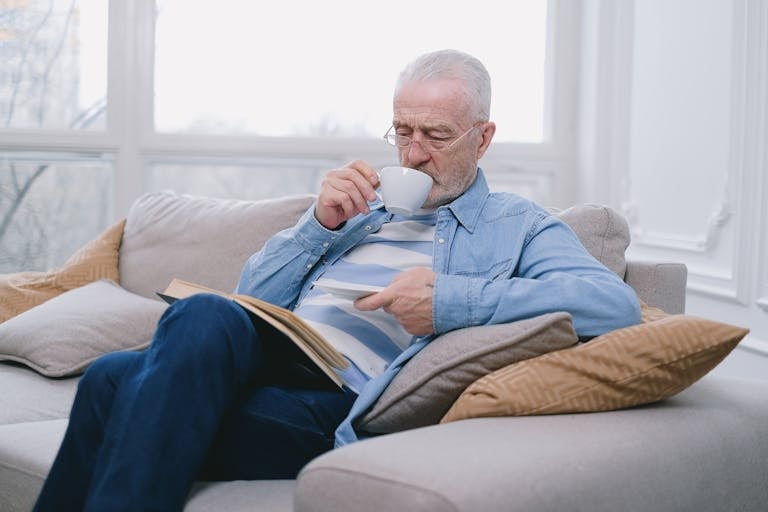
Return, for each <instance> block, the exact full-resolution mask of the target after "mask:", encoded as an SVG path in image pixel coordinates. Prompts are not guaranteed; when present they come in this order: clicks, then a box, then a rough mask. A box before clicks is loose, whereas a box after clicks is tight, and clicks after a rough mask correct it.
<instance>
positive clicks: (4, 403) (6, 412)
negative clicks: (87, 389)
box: [0, 362, 79, 510]
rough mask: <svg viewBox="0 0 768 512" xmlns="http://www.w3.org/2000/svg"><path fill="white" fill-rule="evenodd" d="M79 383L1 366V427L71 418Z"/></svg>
mask: <svg viewBox="0 0 768 512" xmlns="http://www.w3.org/2000/svg"><path fill="white" fill-rule="evenodd" d="M78 380H79V379H78V378H77V377H70V378H66V379H49V378H47V377H45V376H43V375H40V374H39V373H37V372H35V371H33V370H31V369H30V368H29V367H27V366H24V365H22V364H17V363H13V362H0V390H2V392H1V393H0V425H5V424H6V423H21V422H25V421H40V420H50V419H57V418H66V417H68V416H69V410H70V408H71V407H72V401H73V400H74V398H75V391H77V381H78ZM0 510H2V508H0Z"/></svg>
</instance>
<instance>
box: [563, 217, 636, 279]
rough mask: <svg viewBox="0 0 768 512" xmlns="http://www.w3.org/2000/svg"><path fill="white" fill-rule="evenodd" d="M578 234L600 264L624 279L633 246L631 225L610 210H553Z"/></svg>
mask: <svg viewBox="0 0 768 512" xmlns="http://www.w3.org/2000/svg"><path fill="white" fill-rule="evenodd" d="M550 211H552V212H553V213H555V215H557V217H559V218H560V219H562V220H563V221H564V222H565V223H566V224H568V226H570V228H571V229H572V230H573V231H574V232H575V233H576V235H577V236H578V237H579V240H581V243H582V245H584V247H585V248H586V249H587V251H589V253H590V254H591V255H592V256H594V257H595V258H596V259H597V261H599V262H600V263H602V264H603V265H605V266H606V267H608V268H609V269H611V270H612V271H614V272H615V273H616V274H617V275H618V276H619V277H620V278H622V279H624V273H625V272H626V269H627V261H626V259H625V256H624V252H625V251H626V250H627V247H628V246H629V242H630V234H629V225H628V224H627V221H626V220H625V219H624V217H623V216H622V215H620V214H619V213H618V212H616V211H615V210H613V209H612V208H609V207H607V206H603V205H598V204H579V205H576V206H572V207H570V208H568V209H567V210H562V211H559V210H555V209H550Z"/></svg>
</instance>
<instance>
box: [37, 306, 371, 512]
mask: <svg viewBox="0 0 768 512" xmlns="http://www.w3.org/2000/svg"><path fill="white" fill-rule="evenodd" d="M305 363H306V360H305V356H303V354H302V353H301V352H300V351H299V350H298V349H296V348H295V346H294V345H293V344H292V343H291V342H290V341H288V340H286V339H284V338H283V337H282V335H281V334H279V333H278V332H277V331H276V330H275V329H274V328H272V327H271V326H269V325H268V324H266V322H260V321H254V320H252V319H251V318H250V317H249V316H248V314H247V313H246V312H245V311H244V310H243V309H242V308H240V307H239V306H237V305H236V304H235V303H234V302H232V301H229V300H227V299H224V298H221V297H218V296H214V295H207V294H206V295H196V296H193V297H190V298H188V299H185V300H181V301H177V302H176V303H174V304H173V305H172V306H170V307H169V308H168V310H167V311H166V312H165V314H164V315H163V317H162V318H161V320H160V322H159V323H158V327H157V330H156V332H155V337H154V340H153V341H152V344H151V345H150V347H149V348H148V349H147V350H146V351H144V352H118V353H113V354H109V355H106V356H103V357H101V358H100V359H98V360H97V361H95V362H94V363H93V364H92V365H91V366H90V367H89V368H88V370H87V371H86V373H85V375H83V377H82V379H81V381H80V383H79V386H78V390H77V395H76V397H75V401H74V404H73V406H72V412H71V415H70V419H69V425H68V427H67V431H66V434H65V436H64V440H63V441H62V444H61V447H60V449H59V452H58V455H57V456H56V459H55V461H54V463H53V466H52V467H51V470H50V473H49V474H48V478H47V479H46V481H45V484H44V485H43V489H42V491H41V493H40V496H39V497H38V501H37V504H36V505H35V510H37V511H41V512H42V511H48V510H51V511H53V510H55V511H70V510H71V511H75V510H78V511H79V510H93V511H105V510H109V511H120V510H131V511H134V510H158V511H173V510H182V509H183V507H184V503H185V501H186V499H187V495H188V493H189V490H190V488H191V487H192V484H193V483H194V482H195V480H236V479H237V480H240V479H243V480H254V479H275V478H294V477H295V476H296V474H297V473H298V471H299V470H300V469H301V468H302V466H304V465H305V464H306V463H307V462H308V461H310V460H311V459H312V458H314V457H316V456H317V455H319V454H321V453H323V452H325V451H328V450H330V449H331V448H333V442H334V430H335V429H336V426H337V425H338V424H339V422H341V420H342V419H344V417H345V416H346V415H347V413H348V412H349V409H350V407H351V405H352V403H353V402H354V400H355V398H356V396H357V395H355V394H354V393H353V392H351V391H349V390H347V389H346V388H345V389H343V390H341V389H339V388H338V387H336V386H335V385H334V384H333V383H331V382H330V380H328V379H327V378H326V377H322V376H320V375H318V374H316V373H314V372H312V371H309V370H307V368H308V367H309V366H310V365H307V364H305Z"/></svg>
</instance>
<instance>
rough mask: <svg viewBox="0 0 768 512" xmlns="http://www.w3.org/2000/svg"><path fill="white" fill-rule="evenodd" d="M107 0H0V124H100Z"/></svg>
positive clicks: (64, 126)
mask: <svg viewBox="0 0 768 512" xmlns="http://www.w3.org/2000/svg"><path fill="white" fill-rule="evenodd" d="M106 27H107V3H106V2H104V1H102V0H80V1H78V2H72V1H70V0H67V1H62V0H29V1H21V0H15V1H13V0H11V1H6V2H2V3H0V62H2V68H0V126H3V127H5V128H46V129H50V128H57V129H103V128H104V126H105V116H104V113H105V107H106V95H107V55H106V47H107V31H106Z"/></svg>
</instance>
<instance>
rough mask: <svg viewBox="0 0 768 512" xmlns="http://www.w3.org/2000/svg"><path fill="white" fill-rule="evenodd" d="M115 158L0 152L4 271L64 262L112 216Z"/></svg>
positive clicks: (0, 263) (1, 270) (43, 267)
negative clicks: (113, 163)
mask: <svg viewBox="0 0 768 512" xmlns="http://www.w3.org/2000/svg"><path fill="white" fill-rule="evenodd" d="M111 186H112V162H111V161H109V160H105V159H103V158H101V157H99V156H94V157H93V158H88V159H83V156H82V155H74V154H72V155H45V154H41V153H36V154H28V153H0V273H10V272H17V271H21V270H48V269H50V268H54V267H57V266H60V265H61V264H62V263H64V261H66V259H67V258H69V256H71V255H72V253H74V252H75V251H76V250H77V249H78V248H79V247H81V246H82V245H83V244H84V243H86V242H87V241H89V240H91V239H93V238H94V237H95V236H96V235H98V234H99V233H100V232H101V230H103V229H104V228H105V227H106V226H107V225H108V223H110V222H111V221H112V220H113V219H112V201H111V199H110V198H111V197H112V189H111Z"/></svg>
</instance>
